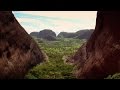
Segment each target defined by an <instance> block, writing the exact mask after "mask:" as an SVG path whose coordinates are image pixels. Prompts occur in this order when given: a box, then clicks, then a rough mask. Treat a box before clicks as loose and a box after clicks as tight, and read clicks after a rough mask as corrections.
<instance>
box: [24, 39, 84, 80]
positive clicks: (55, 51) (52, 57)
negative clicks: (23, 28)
mask: <svg viewBox="0 0 120 90" xmlns="http://www.w3.org/2000/svg"><path fill="white" fill-rule="evenodd" d="M35 40H36V41H37V43H38V45H39V46H40V48H41V49H42V50H43V51H44V52H45V53H46V54H47V56H48V58H49V60H48V61H46V62H43V63H41V64H39V65H37V66H35V67H34V68H33V69H31V70H30V71H29V72H28V74H27V75H26V76H25V78H26V79H75V76H74V75H73V72H74V65H71V64H67V63H65V62H64V59H65V57H68V56H71V55H74V53H75V52H76V51H77V49H78V48H79V47H80V46H81V45H82V44H83V43H84V42H85V40H80V39H73V38H69V39H68V38H65V39H58V40H57V41H46V40H41V39H35Z"/></svg>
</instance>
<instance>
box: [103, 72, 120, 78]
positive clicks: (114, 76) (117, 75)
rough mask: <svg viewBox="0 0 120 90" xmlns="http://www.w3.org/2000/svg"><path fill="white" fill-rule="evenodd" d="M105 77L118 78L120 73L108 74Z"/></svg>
mask: <svg viewBox="0 0 120 90" xmlns="http://www.w3.org/2000/svg"><path fill="white" fill-rule="evenodd" d="M105 79H120V73H116V74H113V75H109V76H108V77H107V78H105Z"/></svg>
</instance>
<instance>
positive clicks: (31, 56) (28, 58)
mask: <svg viewBox="0 0 120 90" xmlns="http://www.w3.org/2000/svg"><path fill="white" fill-rule="evenodd" d="M43 60H44V54H43V52H42V51H41V50H40V49H39V47H38V46H37V44H36V43H35V42H34V41H33V39H32V38H31V37H30V36H29V35H28V34H27V32H26V31H25V30H24V28H22V26H21V25H20V24H19V23H18V21H17V20H16V19H15V17H14V15H13V14H12V12H11V11H0V79H21V78H24V75H25V74H26V73H27V71H28V70H29V69H30V68H32V67H33V66H35V65H36V64H39V63H40V62H42V61H43Z"/></svg>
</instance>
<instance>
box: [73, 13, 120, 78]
mask: <svg viewBox="0 0 120 90" xmlns="http://www.w3.org/2000/svg"><path fill="white" fill-rule="evenodd" d="M72 59H73V60H74V62H75V63H76V65H77V70H76V73H75V74H76V76H77V77H78V78H81V79H103V78H105V77H107V76H108V75H111V74H114V73H117V72H120V12H119V11H98V13H97V19H96V27H95V31H94V32H93V34H92V35H91V37H90V39H89V40H88V42H87V43H86V45H83V46H82V47H81V48H80V49H79V50H78V51H77V52H76V54H75V55H74V57H73V58H72Z"/></svg>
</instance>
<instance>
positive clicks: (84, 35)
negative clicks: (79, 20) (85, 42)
mask: <svg viewBox="0 0 120 90" xmlns="http://www.w3.org/2000/svg"><path fill="white" fill-rule="evenodd" d="M93 31H94V29H83V30H79V31H77V32H75V33H70V32H60V33H59V34H58V35H57V36H56V34H55V32H53V31H52V30H50V29H44V30H42V31H40V32H31V33H30V35H31V36H34V37H37V38H44V39H48V40H49V39H50V40H55V38H56V37H58V38H77V39H89V38H90V36H91V34H92V33H93Z"/></svg>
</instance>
